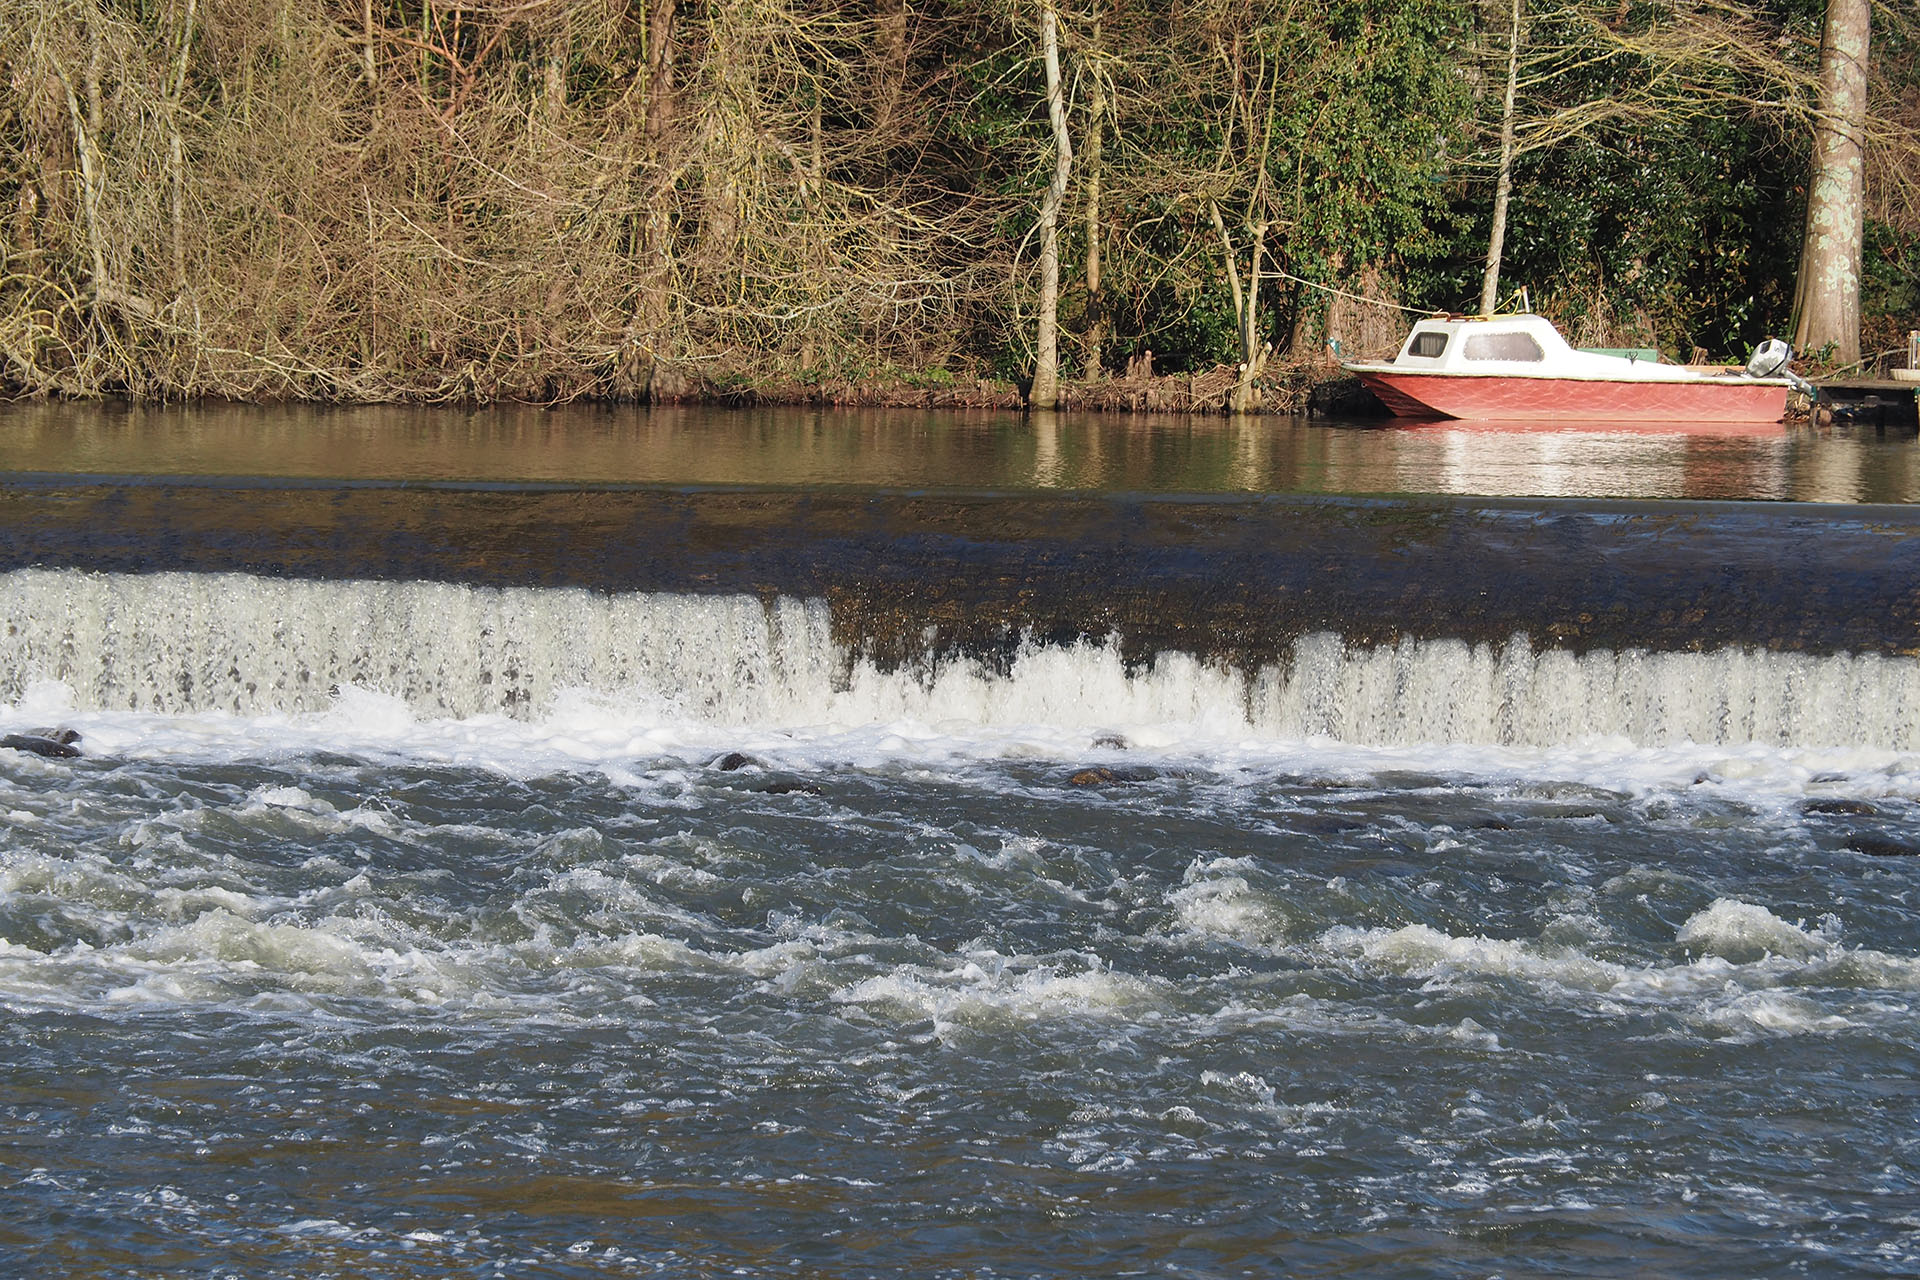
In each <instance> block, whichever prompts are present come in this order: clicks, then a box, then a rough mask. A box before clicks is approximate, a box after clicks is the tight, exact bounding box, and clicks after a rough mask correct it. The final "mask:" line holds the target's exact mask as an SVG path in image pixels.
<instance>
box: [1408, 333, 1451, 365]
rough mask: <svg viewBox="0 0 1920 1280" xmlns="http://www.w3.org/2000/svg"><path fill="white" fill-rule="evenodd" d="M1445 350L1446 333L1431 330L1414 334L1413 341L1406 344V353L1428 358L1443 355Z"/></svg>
mask: <svg viewBox="0 0 1920 1280" xmlns="http://www.w3.org/2000/svg"><path fill="white" fill-rule="evenodd" d="M1446 350H1447V335H1446V334H1444V333H1436V332H1434V331H1432V330H1429V331H1427V332H1426V333H1416V334H1414V335H1413V341H1412V342H1409V343H1408V344H1407V354H1408V355H1410V356H1423V357H1425V358H1427V359H1429V360H1431V359H1434V358H1436V357H1438V356H1441V355H1444V354H1445V353H1446Z"/></svg>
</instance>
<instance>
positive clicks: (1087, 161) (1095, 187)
mask: <svg viewBox="0 0 1920 1280" xmlns="http://www.w3.org/2000/svg"><path fill="white" fill-rule="evenodd" d="M1093 38H1094V42H1095V44H1096V45H1097V44H1098V42H1099V40H1100V24H1099V22H1097V21H1096V22H1095V23H1094V25H1093ZM1090 78H1091V80H1092V81H1093V88H1092V101H1091V102H1090V103H1089V104H1088V107H1087V139H1086V144H1085V146H1084V147H1083V148H1082V149H1081V155H1082V157H1083V165H1082V167H1083V168H1084V169H1085V170H1086V174H1087V330H1086V338H1085V340H1084V342H1083V343H1082V346H1083V348H1084V351H1085V354H1084V356H1083V357H1082V361H1083V364H1084V365H1085V369H1086V378H1087V381H1089V382H1092V381H1095V380H1097V379H1099V378H1101V377H1104V376H1105V374H1106V362H1105V357H1104V355H1103V352H1102V349H1103V348H1104V347H1105V346H1106V344H1107V300H1106V297H1105V296H1104V295H1103V294H1102V293H1101V287H1100V151H1101V130H1102V129H1103V128H1105V125H1106V114H1107V87H1106V85H1105V83H1103V82H1102V80H1101V78H1100V70H1099V68H1098V67H1097V66H1096V67H1095V68H1094V69H1093V74H1092V76H1091V77H1090Z"/></svg>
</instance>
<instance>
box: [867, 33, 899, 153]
mask: <svg viewBox="0 0 1920 1280" xmlns="http://www.w3.org/2000/svg"><path fill="white" fill-rule="evenodd" d="M878 10H879V11H878V13H876V14H875V15H874V32H873V34H874V50H873V55H874V64H875V65H874V76H873V124H872V126H871V129H872V133H873V137H874V140H875V141H876V142H877V143H878V144H879V145H880V146H882V147H889V146H892V145H894V142H895V139H894V138H892V137H891V136H889V135H890V134H891V133H892V132H893V125H894V119H893V117H894V113H895V112H896V111H898V110H899V108H900V99H901V94H902V93H903V92H904V91H905V89H906V84H907V0H879V5H878Z"/></svg>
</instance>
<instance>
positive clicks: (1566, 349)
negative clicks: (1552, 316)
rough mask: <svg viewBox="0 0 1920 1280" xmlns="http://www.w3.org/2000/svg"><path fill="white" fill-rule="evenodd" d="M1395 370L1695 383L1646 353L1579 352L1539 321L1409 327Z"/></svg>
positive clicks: (1478, 319)
mask: <svg viewBox="0 0 1920 1280" xmlns="http://www.w3.org/2000/svg"><path fill="white" fill-rule="evenodd" d="M1386 363H1387V364H1388V365H1390V366H1392V367H1393V368H1394V369H1395V370H1398V371H1402V372H1407V373H1413V372H1421V373H1448V374H1463V375H1468V376H1471V375H1475V374H1479V375H1490V376H1498V377H1507V378H1513V377H1533V378H1581V379H1586V378H1596V379H1619V378H1631V379H1636V380H1638V379H1645V378H1653V379H1658V380H1664V379H1667V378H1672V379H1674V380H1676V381H1679V380H1687V379H1692V378H1698V377H1699V376H1701V372H1702V371H1701V370H1697V369H1688V368H1686V367H1684V366H1680V365H1670V364H1661V363H1660V361H1659V358H1658V356H1657V355H1654V354H1653V353H1651V352H1625V353H1620V354H1615V353H1612V352H1599V351H1580V350H1576V349H1575V348H1573V347H1570V346H1568V345H1567V340H1566V339H1565V338H1562V337H1561V336H1560V331H1559V330H1558V329H1556V328H1554V327H1553V322H1552V321H1551V320H1548V319H1547V318H1546V317H1545V316H1537V315H1512V316H1434V317H1431V318H1429V319H1426V320H1422V321H1420V322H1419V323H1417V324H1415V325H1414V326H1413V331H1412V332H1411V333H1409V334H1408V335H1407V340H1406V343H1405V344H1404V345H1403V346H1402V347H1401V348H1400V351H1399V354H1397V355H1395V356H1394V357H1392V359H1390V360H1389V361H1387V362H1386Z"/></svg>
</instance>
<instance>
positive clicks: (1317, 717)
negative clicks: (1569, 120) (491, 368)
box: [0, 407, 1920, 1278]
mask: <svg viewBox="0 0 1920 1280" xmlns="http://www.w3.org/2000/svg"><path fill="white" fill-rule="evenodd" d="M0 439H4V441H5V442H4V443H0V473H4V474H0V734H3V735H10V741H11V742H12V743H13V747H12V748H11V749H0V1186H4V1188H5V1198H4V1201H3V1202H0V1204H3V1205H4V1207H0V1274H8V1275H13V1274H18V1275H22V1276H27V1275H32V1276H88V1277H96V1276H98V1277H156V1276H169V1277H172V1276H207V1277H215V1276H243V1277H256V1276H261V1277H280V1276H285V1277H302V1278H306V1277H323V1276H328V1277H369V1278H371V1277H383V1278H385V1277H392V1278H400V1277H436V1276H448V1277H453V1276H462V1277H464V1276H472V1277H490V1276H500V1275H505V1276H515V1277H530V1276H540V1277H602V1276H606V1277H621V1276H687V1277H718V1276H736V1275H738V1276H807V1277H814V1276H821V1277H848V1278H852V1277H907V1276H912V1277H999V1276H1004V1277H1011V1276H1049V1277H1051V1276H1088V1277H1092V1276H1099V1277H1109V1276H1122V1275H1155V1276H1194V1277H1225V1276H1280V1275H1287V1276H1333V1275H1391V1276H1415V1277H1419V1276H1431V1277H1465V1276H1495V1275H1498V1276H1507V1277H1517V1276H1547V1275H1580V1276H1601V1275H1613V1276H1646V1275H1664V1276H1702V1277H1722V1276H1731V1275H1740V1276H1763V1275H1764V1276H1772V1275H1814V1276H1829V1275H1890V1276H1891V1275H1911V1274H1914V1273H1915V1272H1916V1271H1920V928H1917V926H1920V656H1917V655H1920V622H1916V616H1917V615H1920V594H1917V593H1916V588H1915V585H1914V584H1915V582H1916V581H1920V577H1917V576H1916V573H1915V561H1916V560H1917V559H1920V511H1915V510H1913V509H1912V508H1910V507H1909V506H1908V505H1906V504H1909V503H1912V502H1914V501H1915V499H1916V498H1920V491H1916V488H1915V485H1916V480H1915V477H1920V462H1917V461H1916V460H1917V459H1920V450H1916V446H1915V444H1914V442H1913V441H1912V439H1911V438H1910V436H1909V437H1905V438H1901V437H1893V438H1888V437H1884V436H1878V435H1873V434H1864V435H1848V434H1846V433H1844V432H1842V433H1839V434H1833V433H1825V434H1816V433H1813V432H1811V431H1799V430H1789V429H1785V428H1782V429H1779V430H1777V431H1770V432H1766V433H1760V434H1752V433H1747V434H1742V433H1726V432H1721V433H1716V434H1713V435H1708V436H1697V435H1685V434H1679V433H1674V434H1670V435H1666V436H1653V435H1647V434H1643V433H1611V432H1581V433H1545V432H1540V433H1514V434H1511V435H1494V434H1486V433H1472V432H1465V431H1456V432H1454V433H1453V434H1452V436H1451V437H1448V438H1445V439H1442V438H1441V437H1440V436H1439V435H1438V434H1437V433H1436V431H1435V430H1434V429H1431V428H1428V429H1420V430H1411V431H1409V430H1399V429H1383V428H1379V427H1365V428H1362V427H1346V428H1342V427H1307V426H1304V425H1300V424H1287V423H1267V424H1262V425H1261V426H1259V427H1258V428H1254V427H1241V426H1231V427H1230V426H1228V425H1227V424H1222V423H1210V424H1204V423H1203V424H1192V423H1184V422H1182V423H1169V422H1151V421H1145V420H1142V421H1138V422H1133V421H1126V420H1120V421H1113V420H1109V421H1107V422H1098V421H1093V422H1089V421H1085V420H1060V421H1054V422H1041V423H1037V424H1025V423H1020V422H1018V421H1011V420H1010V421H999V420H992V419H980V420H966V419H951V420H949V419H937V418H933V417H931V416H926V415H923V416H917V417H901V418H898V419H894V420H888V419H886V418H884V417H879V416H871V415H870V416H865V417H839V416H835V415H788V416H779V415H759V416H753V415H737V416H727V415H718V414H713V415H687V414H674V415H659V416H655V417H648V416H646V415H633V416H628V417H622V416H620V415H612V414H606V413H600V414H591V415H579V416H575V417H568V416H566V415H560V414H554V415H549V416H538V415H521V416H514V415H511V414H507V415H497V416H492V417H488V416H484V415H481V416H474V415H451V414H441V415H433V414H426V413H414V414H401V415H395V416H392V417H386V418H372V417H368V416H365V415H360V416H355V415H332V416H328V415H319V416H317V417H314V416H309V417H302V416H299V415H287V416H282V417H274V416H270V415H267V414H264V413H260V412H253V413H248V414H240V413H238V412H225V413H202V414H194V413H184V412H178V411H175V412H170V413H161V414H146V415H141V414H128V413H123V412H119V411H114V410H104V411H102V410H88V411H82V410H76V409H72V408H44V407H43V408H20V409H9V410H5V411H4V412H0ZM1568 459H1573V460H1574V461H1573V462H1572V463H1568V462H1567V460H1568ZM1476 477H1477V478H1476ZM59 731H67V732H69V733H77V734H78V735H79V736H78V738H77V740H76V741H75V742H74V743H73V747H74V748H75V749H77V750H78V751H79V753H80V754H78V755H71V756H68V755H60V754H44V753H45V752H49V751H53V750H55V747H56V744H57V741H58V739H57V738H56V736H55V735H56V734H57V733H58V732H59Z"/></svg>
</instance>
